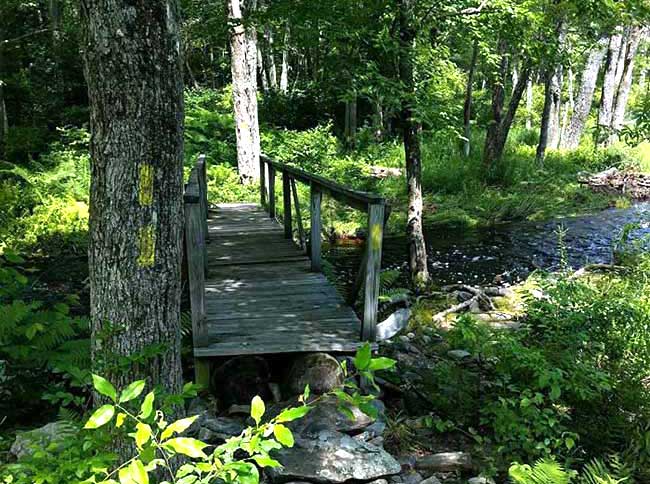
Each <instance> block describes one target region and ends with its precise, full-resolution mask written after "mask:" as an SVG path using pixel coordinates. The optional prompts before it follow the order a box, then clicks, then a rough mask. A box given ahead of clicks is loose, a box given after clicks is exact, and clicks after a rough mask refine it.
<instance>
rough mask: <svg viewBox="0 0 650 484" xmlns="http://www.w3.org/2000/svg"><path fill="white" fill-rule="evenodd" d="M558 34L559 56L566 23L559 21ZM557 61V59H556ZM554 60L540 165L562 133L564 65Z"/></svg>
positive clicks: (547, 79)
mask: <svg viewBox="0 0 650 484" xmlns="http://www.w3.org/2000/svg"><path fill="white" fill-rule="evenodd" d="M555 33H556V34H557V39H558V41H557V54H558V55H559V54H560V53H562V51H563V50H564V43H565V39H566V23H565V22H564V21H559V22H558V23H557V26H556V28H555ZM556 59H557V58H556ZM556 59H554V60H553V63H552V64H551V65H548V66H547V67H546V72H545V79H544V108H543V110H542V121H541V126H540V131H539V144H538V145H537V155H536V160H537V163H538V164H539V165H541V164H543V163H544V157H545V156H546V149H547V148H548V146H549V145H550V146H551V147H555V146H557V143H558V142H559V134H560V133H559V131H560V104H561V101H562V65H561V64H560V63H558V62H557V60H556Z"/></svg>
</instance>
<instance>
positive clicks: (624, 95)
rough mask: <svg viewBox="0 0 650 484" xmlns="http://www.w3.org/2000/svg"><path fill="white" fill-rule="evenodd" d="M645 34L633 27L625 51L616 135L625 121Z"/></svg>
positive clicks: (614, 121)
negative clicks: (639, 51)
mask: <svg viewBox="0 0 650 484" xmlns="http://www.w3.org/2000/svg"><path fill="white" fill-rule="evenodd" d="M643 33H644V30H643V29H642V28H641V27H633V29H632V31H631V32H630V35H629V37H628V41H627V46H626V48H625V49H624V50H625V58H624V60H623V73H622V76H621V82H620V84H619V86H618V92H617V93H616V99H615V101H614V114H613V117H612V128H613V131H614V133H615V134H616V133H618V131H620V129H621V128H622V127H623V123H624V121H625V109H626V108H627V100H628V98H629V96H630V89H631V87H632V75H633V74H634V60H635V58H636V53H637V51H638V49H639V44H640V43H641V40H642V38H643ZM622 50H623V49H622Z"/></svg>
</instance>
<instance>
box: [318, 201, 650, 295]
mask: <svg viewBox="0 0 650 484" xmlns="http://www.w3.org/2000/svg"><path fill="white" fill-rule="evenodd" d="M632 223H638V224H640V225H641V226H640V227H639V228H637V229H635V230H634V231H633V232H632V233H631V237H630V238H631V239H634V240H645V242H644V243H645V246H646V247H648V240H647V237H650V203H649V202H646V203H639V204H637V205H634V206H632V207H631V208H627V209H608V210H605V211H602V212H600V213H597V214H592V215H584V216H580V217H572V218H563V219H556V220H552V221H548V222H541V223H532V222H522V223H512V224H507V225H501V226H498V227H493V228H484V229H470V230H467V229H465V230H459V229H429V230H427V231H426V232H425V238H426V242H427V251H428V254H429V271H430V272H431V277H432V279H433V282H434V283H437V284H450V283H456V282H464V283H468V284H489V283H492V282H493V281H494V279H495V277H497V276H498V279H501V280H503V281H508V282H516V281H519V280H521V279H522V278H525V277H526V276H527V275H528V274H529V273H530V272H531V271H532V270H534V269H551V270H552V269H554V268H557V267H559V265H560V263H561V251H560V244H559V240H560V237H559V235H558V232H559V231H562V232H564V246H565V247H566V255H567V260H568V262H569V264H570V265H571V266H573V267H575V268H577V267H580V266H583V265H585V264H588V263H609V262H611V260H612V253H613V247H614V246H615V244H616V243H617V242H618V241H619V240H620V238H621V234H622V232H623V229H624V227H625V226H626V225H627V224H632ZM362 248H363V247H362V246H359V245H334V246H331V247H329V248H328V249H327V250H326V252H325V257H326V258H327V260H329V262H330V263H331V264H332V265H333V266H334V271H335V273H336V275H337V277H338V278H340V280H341V281H342V282H344V281H350V280H354V276H355V274H356V272H357V270H358V268H359V261H360V257H361V253H362ZM407 256H408V246H407V241H406V237H387V238H386V239H385V240H384V251H383V261H382V267H383V268H387V267H396V266H401V265H404V264H406V261H407Z"/></svg>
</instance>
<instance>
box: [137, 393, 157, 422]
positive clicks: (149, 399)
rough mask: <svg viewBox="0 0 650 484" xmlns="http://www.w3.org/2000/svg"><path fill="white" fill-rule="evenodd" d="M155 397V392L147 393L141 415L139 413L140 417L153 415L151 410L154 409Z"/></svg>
mask: <svg viewBox="0 0 650 484" xmlns="http://www.w3.org/2000/svg"><path fill="white" fill-rule="evenodd" d="M154 399H155V395H154V393H153V392H149V393H147V396H146V397H144V401H143V402H142V405H141V406H140V415H138V417H140V418H143V419H147V418H149V417H150V416H151V412H152V411H153V401H154Z"/></svg>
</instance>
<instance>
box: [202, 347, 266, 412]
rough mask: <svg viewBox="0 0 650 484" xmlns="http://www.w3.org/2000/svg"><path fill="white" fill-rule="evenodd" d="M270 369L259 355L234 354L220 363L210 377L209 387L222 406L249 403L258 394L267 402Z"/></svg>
mask: <svg viewBox="0 0 650 484" xmlns="http://www.w3.org/2000/svg"><path fill="white" fill-rule="evenodd" d="M270 377H271V370H270V368H269V364H268V362H267V361H266V360H265V359H264V358H262V357H261V356H252V355H247V356H236V357H234V358H231V359H229V360H228V361H226V362H225V363H224V364H222V365H220V366H219V367H218V368H217V369H216V370H215V371H214V373H213V375H212V377H211V380H212V381H211V388H212V391H213V392H214V394H215V395H216V396H217V398H218V399H219V401H220V402H221V403H222V404H223V405H224V406H230V405H232V404H243V405H246V404H249V403H250V402H251V400H252V399H253V397H254V396H256V395H259V396H260V397H262V400H264V401H265V402H268V401H269V400H271V398H272V395H271V391H270V390H269V379H270Z"/></svg>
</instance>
